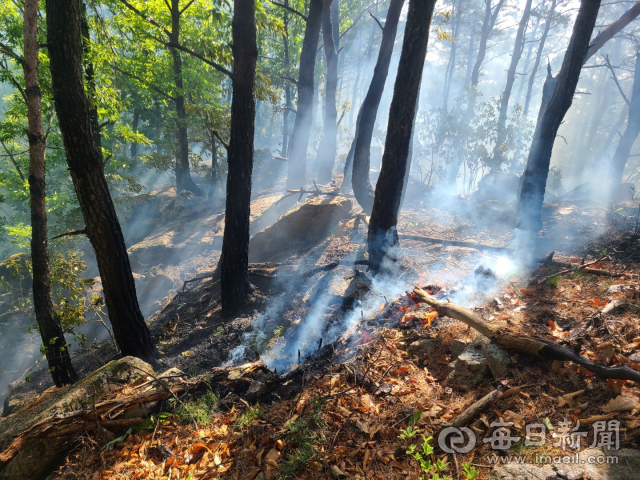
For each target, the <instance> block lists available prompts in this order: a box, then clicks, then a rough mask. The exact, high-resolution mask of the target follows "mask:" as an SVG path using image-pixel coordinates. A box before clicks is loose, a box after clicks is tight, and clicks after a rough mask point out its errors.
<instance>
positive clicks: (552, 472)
mask: <svg viewBox="0 0 640 480" xmlns="http://www.w3.org/2000/svg"><path fill="white" fill-rule="evenodd" d="M567 453H569V452H567ZM607 457H609V460H607ZM565 459H566V460H565ZM569 460H571V463H564V462H569ZM547 461H551V462H552V463H550V464H549V463H546V464H545V463H543V462H540V463H535V458H534V459H532V463H526V464H517V463H515V462H513V463H509V464H506V465H500V466H498V467H496V468H495V469H494V470H493V472H491V474H490V475H489V476H488V478H489V479H491V480H497V479H500V480H524V479H531V480H534V479H535V480H538V479H545V480H560V479H563V480H566V479H570V478H579V479H582V478H589V480H636V479H637V478H638V471H640V451H638V450H633V449H630V448H624V449H622V450H617V451H616V450H610V451H607V450H601V449H600V448H589V449H586V450H583V451H581V452H579V453H578V454H577V457H576V454H573V456H566V457H563V456H558V457H551V459H550V460H547ZM554 461H557V463H553V462H554ZM599 461H601V463H598V462H599ZM592 462H593V463H592Z"/></svg>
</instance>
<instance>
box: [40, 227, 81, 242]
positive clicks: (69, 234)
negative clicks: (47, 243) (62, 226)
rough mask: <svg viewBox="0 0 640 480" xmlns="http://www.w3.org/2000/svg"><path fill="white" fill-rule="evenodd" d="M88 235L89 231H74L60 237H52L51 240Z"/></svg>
mask: <svg viewBox="0 0 640 480" xmlns="http://www.w3.org/2000/svg"><path fill="white" fill-rule="evenodd" d="M86 234H87V229H86V228H83V229H82V230H72V231H71V232H66V233H61V234H60V235H56V236H55V237H51V238H50V239H49V240H55V239H57V238H62V237H73V236H75V235H86Z"/></svg>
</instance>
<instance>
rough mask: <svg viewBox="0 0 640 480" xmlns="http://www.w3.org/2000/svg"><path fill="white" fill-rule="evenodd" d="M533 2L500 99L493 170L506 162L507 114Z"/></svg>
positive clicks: (527, 7)
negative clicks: (504, 153)
mask: <svg viewBox="0 0 640 480" xmlns="http://www.w3.org/2000/svg"><path fill="white" fill-rule="evenodd" d="M532 1H533V0H527V3H526V4H525V6H524V12H523V14H522V18H521V19H520V24H519V25H518V32H517V33H516V41H515V44H514V46H513V54H512V55H511V64H510V65H509V70H508V71H507V84H506V85H505V87H504V91H503V92H502V98H501V99H500V112H499V113H498V124H497V136H496V145H495V148H494V150H493V165H492V169H495V170H500V166H501V164H502V162H504V157H503V155H502V152H503V151H504V148H503V146H504V142H505V141H506V139H507V128H506V127H507V126H506V124H507V113H508V110H509V98H510V97H511V90H512V89H513V84H514V83H515V81H516V68H517V67H518V62H519V61H520V57H521V56H522V51H523V50H524V33H525V30H526V29H527V24H528V23H529V17H530V15H531V3H532Z"/></svg>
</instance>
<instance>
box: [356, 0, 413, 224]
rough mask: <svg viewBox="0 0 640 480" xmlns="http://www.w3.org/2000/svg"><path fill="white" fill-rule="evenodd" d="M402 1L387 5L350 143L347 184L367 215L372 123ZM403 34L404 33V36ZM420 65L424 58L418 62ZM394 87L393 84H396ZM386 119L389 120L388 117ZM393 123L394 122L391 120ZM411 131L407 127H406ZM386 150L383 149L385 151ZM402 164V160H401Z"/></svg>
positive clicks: (370, 206)
mask: <svg viewBox="0 0 640 480" xmlns="http://www.w3.org/2000/svg"><path fill="white" fill-rule="evenodd" d="M403 5H404V0H391V2H390V3H389V11H388V12H387V19H386V21H385V23H384V29H383V30H382V40H381V42H380V52H379V53H378V61H377V62H376V66H375V69H374V70H373V78H372V79H371V84H370V85H369V90H368V91H367V95H366V97H364V101H363V102H362V106H361V107H360V112H359V113H358V124H357V125H356V138H355V139H354V140H353V143H354V144H355V147H354V152H353V178H352V181H351V185H352V186H353V193H354V195H355V197H356V200H357V201H358V203H359V204H360V206H361V207H362V209H363V210H364V211H365V212H366V213H367V215H369V214H371V210H372V209H373V199H374V196H375V192H374V190H373V186H372V185H371V180H370V179H369V170H370V167H371V162H370V160H371V139H372V137H373V128H374V126H375V124H376V117H377V115H378V106H379V105H380V100H381V99H382V93H383V92H384V85H385V83H386V81H387V74H388V73H389V64H390V63H391V56H392V54H393V44H394V43H395V40H396V32H397V30H398V21H399V19H400V12H401V11H402V6H403ZM405 35H406V34H405ZM422 61H423V62H424V59H423V60H422ZM396 85H397V82H396ZM411 108H412V109H413V108H415V100H414V102H413V103H412V104H411ZM389 118H390V119H391V118H392V117H389ZM394 121H395V120H394ZM409 128H411V127H409ZM385 151H386V148H385ZM404 161H405V162H406V158H405V159H404Z"/></svg>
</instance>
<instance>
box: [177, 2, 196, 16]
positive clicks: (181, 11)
mask: <svg viewBox="0 0 640 480" xmlns="http://www.w3.org/2000/svg"><path fill="white" fill-rule="evenodd" d="M195 1H196V0H191V1H190V2H189V3H187V5H186V6H185V7H184V8H183V9H182V10H180V15H182V14H183V13H184V12H185V11H186V10H187V8H189V7H190V6H191V5H192V4H193V2H195Z"/></svg>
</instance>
